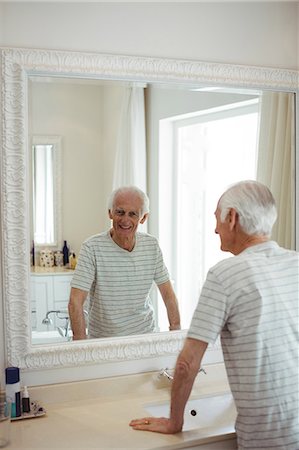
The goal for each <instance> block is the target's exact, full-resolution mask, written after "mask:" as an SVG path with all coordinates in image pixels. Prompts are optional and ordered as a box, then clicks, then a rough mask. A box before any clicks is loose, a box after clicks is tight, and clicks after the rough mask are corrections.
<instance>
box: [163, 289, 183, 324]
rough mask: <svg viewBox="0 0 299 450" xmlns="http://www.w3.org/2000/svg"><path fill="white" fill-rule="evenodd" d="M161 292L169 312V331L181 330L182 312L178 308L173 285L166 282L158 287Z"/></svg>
mask: <svg viewBox="0 0 299 450" xmlns="http://www.w3.org/2000/svg"><path fill="white" fill-rule="evenodd" d="M158 288H159V291H160V293H161V295H162V298H163V301H164V304H165V306H166V310H167V316H168V321H169V329H170V330H180V329H181V322H180V312H179V307H178V301H177V298H176V295H175V293H174V290H173V287H172V284H171V282H170V281H166V283H163V284H160V285H159V286H158Z"/></svg>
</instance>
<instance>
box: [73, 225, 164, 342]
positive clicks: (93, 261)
mask: <svg viewBox="0 0 299 450" xmlns="http://www.w3.org/2000/svg"><path fill="white" fill-rule="evenodd" d="M168 280H169V275H168V271H167V268H166V267H165V265H164V262H163V257H162V253H161V250H160V247H159V244H158V241H157V239H156V238H155V237H153V236H150V235H149V234H145V233H139V232H137V233H136V243H135V247H134V249H133V250H132V251H131V252H128V251H127V250H124V249H123V248H121V247H119V246H118V245H117V244H116V243H115V242H114V241H113V239H112V238H111V236H110V232H109V231H108V232H104V233H101V234H97V235H95V236H92V237H91V238H89V239H87V240H86V241H85V242H84V243H83V245H82V247H81V250H80V255H79V258H78V264H77V266H76V270H75V273H74V276H73V279H72V282H71V286H72V287H74V288H78V289H82V290H84V291H87V292H89V294H90V299H89V336H90V337H91V338H98V337H108V336H123V335H131V334H142V333H148V332H152V331H154V329H155V323H154V314H153V308H152V305H151V302H150V297H149V293H150V290H151V287H152V285H153V282H155V283H156V284H157V285H159V284H163V283H165V282H166V281H168Z"/></svg>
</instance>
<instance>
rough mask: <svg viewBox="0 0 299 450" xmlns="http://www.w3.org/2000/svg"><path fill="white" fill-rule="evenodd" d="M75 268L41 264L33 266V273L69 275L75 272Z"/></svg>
mask: <svg viewBox="0 0 299 450" xmlns="http://www.w3.org/2000/svg"><path fill="white" fill-rule="evenodd" d="M73 273H74V270H72V269H69V268H68V267H66V266H61V267H59V266H53V267H40V266H33V267H31V274H32V275H53V274H55V275H68V274H71V275H72V274H73Z"/></svg>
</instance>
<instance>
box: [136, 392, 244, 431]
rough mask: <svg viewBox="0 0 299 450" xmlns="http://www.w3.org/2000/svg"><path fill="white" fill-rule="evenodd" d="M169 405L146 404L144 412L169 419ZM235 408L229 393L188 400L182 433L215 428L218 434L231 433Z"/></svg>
mask: <svg viewBox="0 0 299 450" xmlns="http://www.w3.org/2000/svg"><path fill="white" fill-rule="evenodd" d="M169 407H170V404H169V403H163V404H152V405H151V404H148V405H145V410H146V411H147V412H148V413H149V414H151V415H153V416H155V417H169ZM235 419H236V408H235V403H234V400H233V397H232V395H231V393H225V394H215V395H212V396H207V397H200V398H197V399H192V400H189V401H188V402H187V404H186V408H185V414H184V426H183V431H187V430H194V429H195V428H197V429H199V428H210V427H213V428H214V427H217V431H219V433H218V434H224V433H233V432H234V431H235V429H234V423H235Z"/></svg>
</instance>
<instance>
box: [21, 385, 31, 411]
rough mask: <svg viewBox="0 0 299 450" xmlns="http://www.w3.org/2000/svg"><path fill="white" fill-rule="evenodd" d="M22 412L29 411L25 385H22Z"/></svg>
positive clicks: (28, 399)
mask: <svg viewBox="0 0 299 450" xmlns="http://www.w3.org/2000/svg"><path fill="white" fill-rule="evenodd" d="M22 412H23V413H29V412H30V398H29V393H28V389H27V386H24V388H23V393H22Z"/></svg>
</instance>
